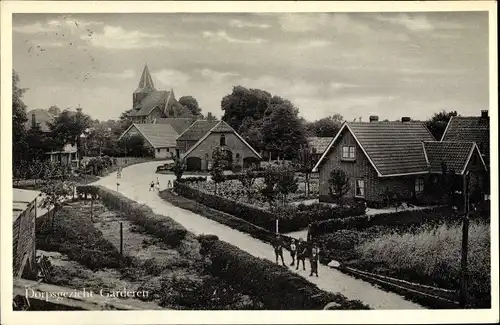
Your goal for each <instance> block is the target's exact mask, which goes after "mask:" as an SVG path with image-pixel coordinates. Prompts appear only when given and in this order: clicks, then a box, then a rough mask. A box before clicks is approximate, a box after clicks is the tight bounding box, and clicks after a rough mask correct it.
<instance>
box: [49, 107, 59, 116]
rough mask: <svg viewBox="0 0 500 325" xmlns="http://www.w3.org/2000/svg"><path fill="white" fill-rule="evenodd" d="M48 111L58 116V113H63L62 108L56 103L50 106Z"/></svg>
mask: <svg viewBox="0 0 500 325" xmlns="http://www.w3.org/2000/svg"><path fill="white" fill-rule="evenodd" d="M48 111H49V113H50V114H52V115H53V116H57V115H59V114H61V109H60V108H59V107H57V106H55V105H52V106H50V107H49V110H48Z"/></svg>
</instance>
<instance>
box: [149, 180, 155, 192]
mask: <svg viewBox="0 0 500 325" xmlns="http://www.w3.org/2000/svg"><path fill="white" fill-rule="evenodd" d="M154 189H155V181H151V183H149V191H150V192H151V191H154Z"/></svg>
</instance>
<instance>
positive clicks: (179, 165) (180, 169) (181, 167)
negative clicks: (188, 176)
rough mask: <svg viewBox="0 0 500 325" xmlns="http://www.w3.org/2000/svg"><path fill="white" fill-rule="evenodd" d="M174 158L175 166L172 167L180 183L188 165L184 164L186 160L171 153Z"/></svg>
mask: <svg viewBox="0 0 500 325" xmlns="http://www.w3.org/2000/svg"><path fill="white" fill-rule="evenodd" d="M170 155H171V156H172V160H173V161H174V165H173V166H172V171H173V172H174V174H175V179H176V180H177V181H179V180H180V179H181V178H182V174H184V171H185V170H186V165H185V164H184V160H183V159H181V158H179V157H177V155H174V153H173V152H172V153H170Z"/></svg>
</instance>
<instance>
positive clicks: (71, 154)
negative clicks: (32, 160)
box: [45, 144, 80, 168]
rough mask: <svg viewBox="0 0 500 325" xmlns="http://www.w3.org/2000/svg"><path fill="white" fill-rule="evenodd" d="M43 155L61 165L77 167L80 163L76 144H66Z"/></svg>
mask: <svg viewBox="0 0 500 325" xmlns="http://www.w3.org/2000/svg"><path fill="white" fill-rule="evenodd" d="M45 155H46V156H47V157H48V158H47V160H50V161H51V162H53V163H57V164H59V165H62V166H70V167H71V168H78V167H79V165H80V158H79V156H78V149H77V147H76V145H72V144H66V145H65V146H64V147H63V148H62V149H61V150H56V151H49V152H46V153H45Z"/></svg>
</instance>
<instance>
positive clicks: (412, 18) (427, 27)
mask: <svg viewBox="0 0 500 325" xmlns="http://www.w3.org/2000/svg"><path fill="white" fill-rule="evenodd" d="M377 20H379V21H381V22H388V23H392V24H396V25H400V26H403V27H405V28H407V29H409V30H411V31H416V32H425V31H432V30H435V29H462V28H464V26H463V25H460V24H457V23H453V22H448V21H444V20H440V21H437V20H436V21H431V20H430V19H429V18H428V17H426V16H423V15H409V14H398V15H394V16H393V15H391V16H385V15H384V16H377Z"/></svg>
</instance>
